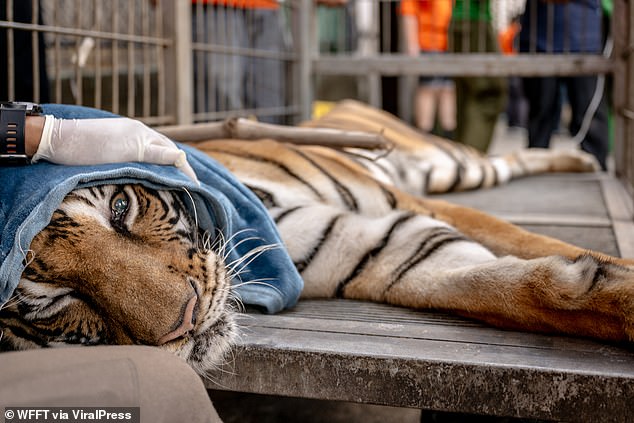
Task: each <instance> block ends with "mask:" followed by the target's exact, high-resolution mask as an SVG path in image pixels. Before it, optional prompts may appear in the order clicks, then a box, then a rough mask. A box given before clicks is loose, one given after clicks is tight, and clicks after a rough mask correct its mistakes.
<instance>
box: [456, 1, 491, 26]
mask: <svg viewBox="0 0 634 423" xmlns="http://www.w3.org/2000/svg"><path fill="white" fill-rule="evenodd" d="M451 19H452V20H470V21H486V22H490V21H491V10H490V9H489V1H488V0H484V1H482V0H456V2H455V4H454V7H453V12H452V14H451Z"/></svg>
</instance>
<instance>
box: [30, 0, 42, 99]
mask: <svg viewBox="0 0 634 423" xmlns="http://www.w3.org/2000/svg"><path fill="white" fill-rule="evenodd" d="M31 12H32V14H31V23H32V24H34V25H37V24H39V20H38V16H39V13H40V10H39V3H38V0H32V2H31ZM31 46H32V53H31V54H32V56H33V93H32V99H33V101H35V102H36V103H39V102H40V43H39V31H33V32H31Z"/></svg>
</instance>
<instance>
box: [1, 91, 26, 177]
mask: <svg viewBox="0 0 634 423" xmlns="http://www.w3.org/2000/svg"><path fill="white" fill-rule="evenodd" d="M25 126H26V106H25V105H24V104H16V103H0V164H2V165H7V164H8V165H18V164H27V163H29V158H28V157H27V155H26V146H25Z"/></svg>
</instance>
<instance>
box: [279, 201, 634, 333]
mask: <svg viewBox="0 0 634 423" xmlns="http://www.w3.org/2000/svg"><path fill="white" fill-rule="evenodd" d="M271 212H272V215H273V216H274V218H275V219H276V221H277V223H278V227H279V229H280V232H281V234H282V238H283V239H284V242H285V243H286V246H287V248H288V250H289V252H290V254H291V257H292V258H293V260H294V262H295V264H296V266H297V267H298V269H299V270H300V272H301V274H302V276H303V277H304V280H305V284H306V286H305V289H304V293H303V296H304V297H343V298H352V299H363V300H372V301H378V302H387V303H391V304H395V305H401V306H407V307H415V308H434V309H442V310H448V311H452V312H456V313H458V314H461V315H466V316H470V317H474V318H478V319H480V320H483V321H486V322H488V323H491V324H494V325H496V326H500V327H504V328H514V329H523V330H530V331H540V332H560V333H567V334H572V335H578V336H589V337H595V338H600V339H607V340H629V339H634V325H633V323H634V322H633V321H632V320H633V319H632V316H634V310H633V308H634V307H633V306H634V272H633V271H632V270H631V269H630V268H628V267H624V266H620V265H616V264H612V263H607V262H604V261H602V260H600V259H598V258H596V257H593V256H590V255H583V256H581V257H579V258H577V259H569V258H565V257H562V256H549V257H540V258H534V259H529V260H526V259H520V258H517V257H513V256H507V257H501V258H499V257H496V256H495V255H494V254H493V253H492V252H490V251H489V250H488V249H486V248H484V247H483V246H481V245H480V244H478V243H476V242H474V241H471V240H470V239H468V238H466V237H465V236H464V235H463V234H461V233H460V232H458V231H457V230H455V229H454V228H453V227H451V226H449V225H447V224H446V223H444V222H441V221H438V220H435V219H433V218H430V217H427V216H421V215H418V214H415V213H411V212H407V211H398V210H396V211H393V212H390V213H387V214H386V215H384V216H380V217H368V216H362V215H359V214H357V213H352V212H347V211H342V210H341V209H338V208H335V207H329V206H323V205H315V206H307V207H298V208H293V209H286V210H282V209H278V210H275V209H274V210H272V211H271Z"/></svg>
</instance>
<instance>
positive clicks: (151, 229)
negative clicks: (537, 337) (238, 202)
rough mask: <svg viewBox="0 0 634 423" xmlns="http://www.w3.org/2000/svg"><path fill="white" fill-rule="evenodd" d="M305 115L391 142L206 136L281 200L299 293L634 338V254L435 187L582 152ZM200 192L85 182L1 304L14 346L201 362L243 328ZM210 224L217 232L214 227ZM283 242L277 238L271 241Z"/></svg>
mask: <svg viewBox="0 0 634 423" xmlns="http://www.w3.org/2000/svg"><path fill="white" fill-rule="evenodd" d="M303 126H304V127H315V128H318V127H319V128H331V129H343V130H354V131H359V130H360V131H368V132H380V133H381V134H382V135H383V136H384V137H385V138H386V139H387V140H389V142H390V144H391V149H390V151H388V152H370V151H367V150H362V149H358V148H344V149H334V148H330V147H324V146H318V145H298V144H291V143H286V142H280V141H276V140H274V139H263V140H257V141H252V140H248V141H247V140H239V139H221V140H206V141H203V142H196V143H195V144H194V145H195V147H196V148H197V149H198V150H200V151H202V152H204V153H205V154H206V155H207V156H209V157H210V158H211V159H213V160H215V161H217V162H219V163H220V164H221V165H222V166H224V167H225V168H226V169H228V170H229V171H230V172H231V173H232V174H233V175H235V176H236V177H237V178H238V179H239V181H240V182H241V183H242V184H244V186H246V187H247V188H248V189H249V190H250V191H251V192H252V193H254V194H255V196H257V198H258V199H259V200H260V201H261V202H262V203H263V204H264V206H265V207H266V209H267V210H268V213H269V216H270V219H271V220H272V222H274V224H275V228H276V229H277V231H278V232H279V234H280V237H281V239H282V242H283V246H274V247H275V248H284V249H285V250H286V252H287V253H288V255H289V256H290V258H291V260H292V263H293V264H294V266H295V267H296V269H297V271H298V272H299V274H300V275H301V278H302V279H303V281H304V287H303V290H302V292H301V297H300V301H301V299H305V298H346V299H355V300H366V301H376V302H382V303H388V304H392V305H395V306H401V307H409V308H415V309H434V310H443V311H447V312H451V313H456V314H458V315H461V316H466V317H468V318H473V319H477V320H480V321H482V322H485V323H488V324H490V325H493V326H496V327H500V328H506V329H515V330H524V331H530V332H543V333H559V334H568V335H573V336H580V337H590V338H595V339H599V340H604V341H626V342H627V341H632V340H633V339H634V284H633V282H634V268H633V267H632V265H633V263H632V261H631V260H627V259H623V258H618V257H610V256H607V255H604V254H602V253H600V252H595V251H588V250H584V249H582V248H579V247H576V246H573V245H570V244H567V243H564V242H562V241H560V240H557V239H554V238H550V237H547V236H543V235H539V234H535V233H531V232H528V231H526V230H524V229H522V228H520V227H518V226H515V225H513V224H511V223H508V222H506V221H503V220H501V219H499V218H497V217H494V216H491V215H489V214H487V213H484V212H482V211H479V210H476V209H472V208H468V207H465V206H461V205H456V204H452V203H450V202H447V201H445V200H441V199H438V198H434V197H433V196H432V195H429V194H433V193H441V192H449V191H456V190H468V189H482V188H486V187H491V186H494V185H497V184H502V183H506V182H507V181H509V180H511V179H513V178H518V177H523V176H527V175H532V174H536V173H541V172H591V171H594V170H596V169H597V166H596V162H595V161H594V159H593V158H592V157H591V156H589V155H586V154H585V153H582V152H577V151H555V150H521V151H519V152H517V153H513V154H510V155H508V156H505V157H493V158H492V157H487V156H485V155H483V154H481V153H478V152H476V151H475V150H473V149H471V148H469V147H467V146H464V145H459V144H455V143H452V142H450V141H448V140H445V139H441V138H435V137H433V136H428V135H422V134H421V133H419V132H418V131H417V130H415V129H414V128H412V127H410V126H409V125H408V124H407V123H405V122H404V121H402V120H400V119H399V118H397V117H396V116H394V115H392V114H390V113H388V112H386V111H383V110H380V109H376V108H373V107H370V106H367V105H365V104H362V103H359V102H356V101H344V102H341V103H339V104H338V105H337V106H336V107H334V108H333V110H331V111H330V112H329V113H328V114H326V115H325V116H323V117H321V118H319V119H315V120H313V121H310V122H307V123H304V124H303ZM187 201H188V200H187V195H186V193H183V192H180V191H177V190H169V191H168V190H157V189H153V188H150V187H147V186H145V185H142V184H107V185H100V186H96V187H90V188H79V189H75V190H74V191H72V192H70V193H69V194H68V195H67V196H66V197H65V198H64V200H63V201H62V203H61V205H60V206H59V208H57V210H56V211H55V212H54V213H53V216H52V218H51V220H50V223H49V224H48V225H47V226H46V227H45V228H44V229H43V230H42V231H40V232H39V233H38V234H37V235H36V236H35V237H34V239H33V241H32V242H31V245H30V246H29V253H30V256H29V259H28V262H27V263H26V266H25V268H24V271H23V273H22V276H21V279H20V281H19V284H18V286H17V288H16V289H15V292H14V295H13V297H12V298H11V299H10V300H9V301H8V302H7V303H6V304H5V305H4V306H3V307H2V308H1V309H0V328H1V330H2V337H1V339H0V348H1V349H2V350H23V349H30V348H42V347H58V346H64V345H68V344H72V345H85V346H89V345H99V344H145V345H153V346H158V347H160V348H164V349H166V350H168V351H171V352H173V353H174V354H176V355H177V356H179V357H181V358H183V359H184V360H186V361H187V362H188V363H189V364H190V365H191V367H192V368H194V370H196V372H198V373H199V374H201V375H204V374H207V373H208V372H210V371H212V370H214V369H216V368H217V367H218V366H221V365H222V363H223V360H224V359H225V357H226V355H227V353H228V352H229V351H231V348H232V345H233V344H234V343H235V342H236V339H237V337H239V336H240V330H241V329H240V325H239V324H238V320H237V316H239V315H240V313H242V310H243V306H242V305H241V298H240V297H239V296H238V295H236V293H235V290H234V286H235V283H236V281H241V282H240V283H244V284H248V283H261V284H266V281H248V280H246V281H242V280H241V279H240V275H239V273H240V264H241V263H243V262H244V261H248V260H251V259H252V257H254V256H255V255H260V254H266V248H263V249H260V250H259V251H254V252H253V253H252V254H247V255H246V256H245V257H242V258H241V259H240V260H238V262H235V261H234V262H229V261H228V259H227V257H228V251H227V245H228V244H227V241H228V240H227V236H223V234H217V235H216V236H214V237H209V236H208V235H209V234H203V233H202V231H201V230H200V229H199V227H198V226H197V222H196V216H193V215H192V212H191V208H190V207H187ZM206 235H207V236H206ZM272 248H273V247H272Z"/></svg>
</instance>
